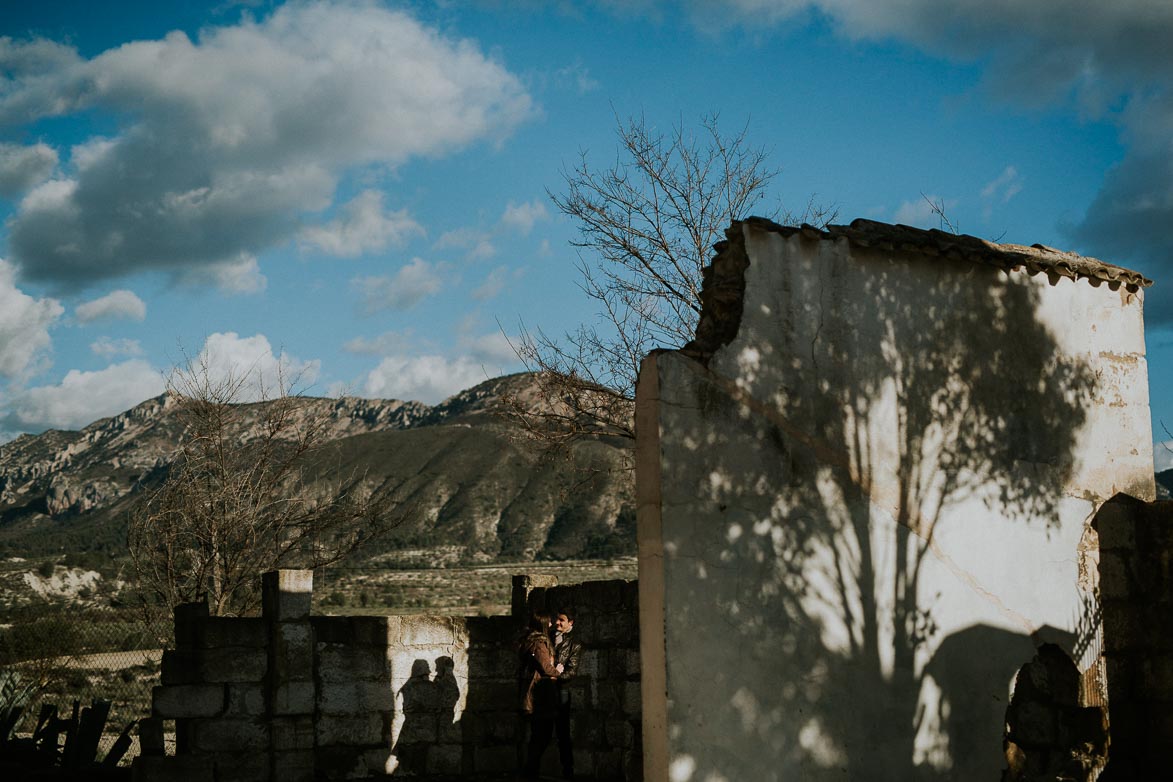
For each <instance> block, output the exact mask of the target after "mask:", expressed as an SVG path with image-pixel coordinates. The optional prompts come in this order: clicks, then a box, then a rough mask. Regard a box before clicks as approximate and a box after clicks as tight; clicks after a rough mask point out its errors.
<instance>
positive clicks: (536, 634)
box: [517, 630, 558, 714]
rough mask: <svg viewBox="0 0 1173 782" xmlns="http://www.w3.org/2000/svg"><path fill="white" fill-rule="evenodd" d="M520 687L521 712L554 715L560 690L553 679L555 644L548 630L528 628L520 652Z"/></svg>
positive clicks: (518, 682)
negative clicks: (546, 632)
mask: <svg viewBox="0 0 1173 782" xmlns="http://www.w3.org/2000/svg"><path fill="white" fill-rule="evenodd" d="M518 658H519V659H518V663H519V665H518V673H517V690H518V695H519V700H520V707H521V711H522V712H523V713H525V714H535V713H537V714H552V713H553V711H554V709H555V708H556V707H557V701H558V691H557V689H556V688H555V685H554V680H555V679H557V678H558V669H557V668H555V667H554V647H553V645H552V644H551V643H550V639H549V638H548V637H547V636H546V634H545V633H543V632H541V631H539V630H531V631H529V632H528V633H527V634H526V636H525V638H523V639H522V641H521V647H520V649H519V651H518Z"/></svg>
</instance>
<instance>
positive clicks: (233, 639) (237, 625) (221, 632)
mask: <svg viewBox="0 0 1173 782" xmlns="http://www.w3.org/2000/svg"><path fill="white" fill-rule="evenodd" d="M268 643H269V630H268V627H267V626H266V624H265V620H263V619H260V618H256V617H236V616H211V617H208V618H207V619H205V620H203V622H201V623H200V629H199V633H198V638H197V639H196V644H197V646H198V647H199V648H201V649H215V648H217V647H221V646H248V647H262V646H265V645H266V644H268Z"/></svg>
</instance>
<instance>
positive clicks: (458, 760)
mask: <svg viewBox="0 0 1173 782" xmlns="http://www.w3.org/2000/svg"><path fill="white" fill-rule="evenodd" d="M463 765H464V747H462V746H461V745H459V744H434V745H432V746H431V747H428V759H427V770H428V773H429V774H439V775H443V776H455V775H457V774H459V773H460V772H461V770H462V767H463Z"/></svg>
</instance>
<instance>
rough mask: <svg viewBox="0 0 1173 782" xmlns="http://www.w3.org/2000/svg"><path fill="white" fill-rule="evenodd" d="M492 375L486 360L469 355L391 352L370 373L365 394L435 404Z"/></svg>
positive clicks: (364, 385) (364, 387)
mask: <svg viewBox="0 0 1173 782" xmlns="http://www.w3.org/2000/svg"><path fill="white" fill-rule="evenodd" d="M489 377H491V374H490V373H489V372H487V371H486V369H485V368H484V367H483V366H482V364H481V363H480V362H479V361H477V360H475V359H474V358H472V357H469V356H457V357H455V358H446V357H444V356H439V355H430V356H410V357H409V356H388V357H387V358H385V359H383V360H382V361H380V362H379V365H378V366H377V367H375V368H374V369H372V370H371V371H370V373H369V374H368V375H367V377H366V381H365V383H364V384H363V395H364V396H368V397H374V398H379V399H413V400H417V401H420V402H426V403H428V404H435V403H436V402H439V401H441V400H443V399H446V398H447V397H449V396H451V395H452V394H455V393H456V392H457V391H463V390H464V389H466V388H470V387H471V386H474V385H476V384H477V383H480V382H481V381H483V380H486V379H487V378H489Z"/></svg>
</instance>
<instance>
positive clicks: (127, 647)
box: [0, 611, 171, 763]
mask: <svg viewBox="0 0 1173 782" xmlns="http://www.w3.org/2000/svg"><path fill="white" fill-rule="evenodd" d="M170 632H171V628H170V626H169V624H167V625H164V624H158V625H148V624H146V623H144V622H143V621H141V620H140V619H137V618H135V617H134V616H122V615H119V614H118V613H110V612H82V611H78V612H73V613H57V612H54V613H50V614H47V615H44V616H39V617H25V618H23V620H22V621H19V622H14V623H11V624H7V625H6V626H4V627H3V628H2V629H0V671H3V676H4V678H5V680H6V681H9V682H11V686H10V687H9V688H7V691H8V692H9V693H11V695H10V696H9V697H11V698H17V699H19V700H21V701H23V706H24V715H23V717H22V718H21V721H20V722H19V723H18V724H17V726H16V733H18V734H27V733H30V732H31V731H32V730H33V728H34V727H35V726H36V720H37V715H38V714H39V713H40V711H41V706H42V705H52V706H56V708H57V712H58V714H59V715H60V716H69V714H71V713H72V711H73V704H74V701H77V702H78V703H79V704H80V705H81V706H82V707H83V708H84V707H86V706H89V705H91V704H92V703H93V702H94V701H96V700H105V701H110V704H111V706H110V714H109V717H108V718H107V720H106V726H105V728H104V731H103V737H102V740H101V742H100V744H99V749H98V757H99V758H101V757H104V756H105V754H106V752H107V751H108V750H109V748H110V746H111V745H112V744H113V743H114V741H115V739H117V737H118V735H119V733H120V732H121V731H122V730H123V729H124V728H125V727H126V726H127V725H129V724H131V723H133V722H134V721H135V720H138V719H140V718H142V717H146V716H149V715H150V711H151V690H152V688H153V687H155V686H156V685H157V684H158V683H159V671H160V662H161V660H162V655H163V647H164V645H166V644H168V643H169V636H170ZM5 705H9V704H0V706H5ZM135 754H137V753H136V752H131V753H128V754H127V756H126V757H125V758H124V759H123V763H128V762H129V761H130V759H131V758H132V757H133V756H134V755H135Z"/></svg>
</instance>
